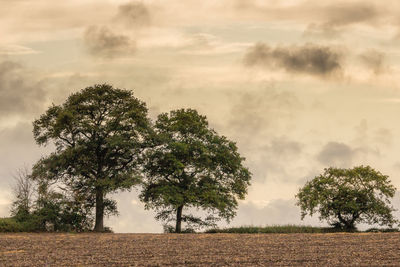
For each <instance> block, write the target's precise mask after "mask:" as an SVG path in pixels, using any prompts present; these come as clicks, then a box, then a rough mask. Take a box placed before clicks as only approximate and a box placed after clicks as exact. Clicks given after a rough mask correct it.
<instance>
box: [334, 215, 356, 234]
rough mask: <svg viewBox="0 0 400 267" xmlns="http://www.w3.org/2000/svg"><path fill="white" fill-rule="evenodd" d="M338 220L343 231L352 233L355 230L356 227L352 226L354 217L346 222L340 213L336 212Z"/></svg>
mask: <svg viewBox="0 0 400 267" xmlns="http://www.w3.org/2000/svg"><path fill="white" fill-rule="evenodd" d="M338 218H339V222H340V223H341V224H342V225H343V226H344V230H345V231H348V232H353V231H354V230H355V229H356V227H355V226H354V222H355V220H356V219H357V218H355V217H354V215H353V217H352V219H351V220H350V221H347V220H345V219H344V218H343V217H342V215H341V214H340V212H338Z"/></svg>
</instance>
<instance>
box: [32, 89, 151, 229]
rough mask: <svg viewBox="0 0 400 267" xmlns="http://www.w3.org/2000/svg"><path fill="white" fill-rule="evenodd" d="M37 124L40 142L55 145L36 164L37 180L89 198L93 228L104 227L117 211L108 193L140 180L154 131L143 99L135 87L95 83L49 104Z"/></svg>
mask: <svg viewBox="0 0 400 267" xmlns="http://www.w3.org/2000/svg"><path fill="white" fill-rule="evenodd" d="M33 126H34V130H33V133H34V137H35V140H36V142H37V143H38V144H39V145H45V144H48V143H49V142H51V141H52V142H53V143H54V145H55V146H56V151H55V152H53V153H51V154H50V155H49V156H47V157H45V158H42V159H41V160H40V161H39V162H38V163H37V164H36V165H35V166H34V169H33V174H32V176H33V178H34V179H36V180H38V179H41V180H43V179H45V180H48V181H53V182H54V181H56V182H61V183H63V184H65V185H67V186H68V187H69V188H70V189H71V190H72V192H74V193H75V194H78V195H80V196H85V198H84V199H83V200H84V201H85V202H86V203H85V204H87V207H88V208H94V207H95V211H96V216H95V227H94V229H95V230H96V231H103V230H104V226H103V218H104V215H106V214H107V212H108V213H115V212H116V203H115V201H113V200H111V199H108V198H106V196H107V194H108V193H111V192H115V191H116V190H123V189H130V188H131V187H132V186H133V185H135V184H137V183H138V182H139V180H140V179H139V177H140V173H139V172H138V168H139V165H140V164H139V161H140V155H141V153H142V151H143V149H144V148H145V147H146V145H145V143H144V141H145V140H146V139H147V138H146V136H147V134H148V132H149V131H150V125H149V120H148V118H147V108H146V105H145V103H143V102H141V101H140V100H138V99H137V98H135V97H134V96H133V94H132V92H131V91H127V90H121V89H115V88H113V87H112V86H110V85H107V84H102V85H94V86H92V87H87V88H85V89H83V90H81V91H80V92H77V93H74V94H72V95H71V96H69V97H68V99H67V100H66V101H65V103H64V104H62V105H53V106H52V107H50V108H49V109H48V110H47V111H46V113H45V114H43V115H42V116H41V117H40V118H39V119H38V120H35V121H34V123H33Z"/></svg>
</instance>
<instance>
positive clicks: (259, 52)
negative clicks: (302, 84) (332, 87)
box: [245, 43, 342, 77]
mask: <svg viewBox="0 0 400 267" xmlns="http://www.w3.org/2000/svg"><path fill="white" fill-rule="evenodd" d="M341 60H342V55H341V54H340V53H339V52H336V51H333V50H332V49H331V48H329V47H326V46H318V45H314V44H306V45H303V46H287V47H283V46H278V47H275V48H271V47H270V46H268V45H267V44H264V43H258V44H256V45H255V46H253V47H252V48H250V49H249V51H248V52H247V54H246V55H245V63H246V65H248V66H262V67H266V68H275V69H284V70H286V71H287V72H292V73H306V74H310V75H317V76H322V77H326V76H330V75H333V74H338V73H341V71H342V63H341Z"/></svg>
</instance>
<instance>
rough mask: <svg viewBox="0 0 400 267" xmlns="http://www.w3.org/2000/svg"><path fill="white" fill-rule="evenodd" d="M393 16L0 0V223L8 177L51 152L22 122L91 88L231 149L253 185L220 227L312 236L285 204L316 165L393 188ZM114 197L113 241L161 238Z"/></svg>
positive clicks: (213, 5) (297, 8)
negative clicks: (128, 99) (380, 176)
mask: <svg viewBox="0 0 400 267" xmlns="http://www.w3.org/2000/svg"><path fill="white" fill-rule="evenodd" d="M399 12H400V2H399V1H397V0H386V1H377V0H376V1H375V0H363V1H349V0H346V1H344V0H343V1H327V0H319V1H316V0H314V1H311V0H310V1H302V0H221V1H214V0H203V1H198V0H185V1H181V0H168V1H162V0H148V1H146V0H143V1H136V2H127V1H120V0H115V1H110V0H108V1H106V0H70V1H50V0H36V1H29V0H0V36H1V39H0V192H1V194H0V217H1V216H7V215H8V214H9V204H10V202H11V199H12V194H11V187H10V185H11V184H12V181H13V179H12V175H13V173H15V171H16V170H17V169H18V168H21V167H23V166H28V167H29V166H31V165H32V164H33V163H34V162H35V161H36V160H38V159H39V158H40V157H41V155H45V154H46V153H49V151H51V147H47V148H46V147H44V148H43V147H39V146H37V145H36V144H35V142H34V140H33V135H32V121H33V120H34V119H35V118H38V116H39V115H40V114H41V113H43V112H44V111H45V110H46V108H47V107H48V106H49V105H51V103H55V104H60V103H62V102H63V101H64V100H65V99H66V97H67V96H68V95H69V94H70V93H71V92H74V91H78V90H80V89H82V88H84V87H86V86H90V85H93V84H95V83H104V82H107V83H110V84H112V85H114V86H115V87H119V88H126V89H130V90H133V91H134V93H135V96H136V97H138V98H140V99H142V100H144V101H145V102H146V103H147V105H148V108H149V113H150V116H151V117H152V118H155V116H156V115H157V114H159V113H160V112H166V111H169V110H171V109H176V108H181V107H191V108H195V109H197V110H198V111H199V112H200V113H202V114H204V115H206V116H207V117H208V119H209V122H210V124H211V125H212V127H213V128H214V129H215V130H216V131H217V132H219V133H220V134H223V135H225V136H227V137H229V138H230V139H232V140H235V141H236V142H237V144H238V146H239V149H240V151H241V153H242V154H243V156H245V157H246V164H247V166H248V167H249V168H250V170H251V172H252V173H253V181H252V186H251V187H250V189H249V194H248V196H247V198H246V200H245V201H242V202H241V204H240V207H239V210H238V215H237V217H236V218H235V219H234V220H233V222H232V223H231V225H249V224H256V225H265V224H278V223H280V224H283V223H295V224H300V223H303V224H312V225H318V220H317V218H308V219H306V220H305V221H303V222H302V221H301V220H300V211H299V209H298V208H297V207H296V206H295V205H294V203H295V199H294V195H295V194H296V193H297V191H298V189H299V187H301V186H302V185H303V184H304V183H305V182H306V181H307V180H308V179H311V178H313V177H314V176H315V175H317V174H319V173H321V172H322V171H323V169H324V168H325V167H329V166H337V167H351V166H354V165H360V164H368V165H371V166H372V167H374V168H376V169H378V170H380V171H381V172H382V173H384V174H387V175H389V176H390V177H391V180H392V181H393V184H394V185H395V186H396V187H398V188H400V177H398V173H399V172H400V158H399V155H400V140H399V139H398V138H397V136H400V120H399V119H398V118H399V114H400V86H399V85H400V84H399V81H400V48H399V44H400V19H399V16H398V14H399ZM115 197H116V199H117V200H118V204H119V210H120V216H119V217H118V218H110V219H109V220H108V224H109V225H110V226H111V227H112V228H113V229H114V230H115V231H116V232H160V231H162V227H161V224H160V223H159V222H157V221H155V220H154V219H153V216H154V213H153V212H152V211H145V210H144V209H143V205H142V204H141V203H140V202H139V200H138V199H137V192H136V191H132V192H130V193H122V194H118V195H116V196H115ZM393 204H394V205H395V206H396V207H397V208H400V199H399V196H397V197H396V198H395V199H394V200H393ZM396 214H397V217H398V218H400V212H397V213H396Z"/></svg>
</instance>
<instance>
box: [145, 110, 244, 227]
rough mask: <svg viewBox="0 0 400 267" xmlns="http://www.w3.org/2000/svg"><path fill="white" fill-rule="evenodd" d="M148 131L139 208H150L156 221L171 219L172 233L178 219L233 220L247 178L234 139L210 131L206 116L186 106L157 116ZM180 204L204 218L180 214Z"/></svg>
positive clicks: (194, 221)
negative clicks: (149, 140)
mask: <svg viewBox="0 0 400 267" xmlns="http://www.w3.org/2000/svg"><path fill="white" fill-rule="evenodd" d="M154 131H155V134H156V135H155V137H154V139H153V148H151V149H149V150H148V151H147V153H146V164H145V172H146V174H147V176H146V179H145V182H144V188H143V191H142V193H141V195H140V198H141V200H142V201H144V202H145V207H146V208H147V209H150V208H152V209H155V210H156V211H157V212H158V213H157V216H156V219H158V220H164V221H167V222H168V221H175V222H176V224H175V232H177V233H179V232H181V230H182V228H181V224H182V221H183V222H186V223H187V224H188V225H189V226H192V227H201V226H208V225H214V224H215V221H217V220H220V219H221V218H224V219H226V220H227V221H229V220H230V219H231V218H233V217H234V215H235V214H236V213H235V210H236V208H237V206H238V202H237V199H238V198H239V199H243V198H244V196H245V194H246V193H247V187H248V186H249V184H250V178H251V174H250V172H249V171H248V169H247V168H245V167H243V165H242V162H243V160H244V158H242V157H241V156H240V155H239V153H238V151H237V147H236V145H235V143H233V142H231V141H229V140H228V139H227V138H225V137H224V136H219V135H218V134H217V133H216V132H215V131H214V130H212V129H210V128H209V126H208V122H207V119H206V117H205V116H201V115H199V114H198V113H197V111H195V110H192V109H187V110H184V109H180V110H176V111H171V112H170V114H167V113H163V114H161V115H159V116H158V119H157V121H156V124H155V129H154ZM184 208H187V209H188V208H197V209H202V210H203V211H206V212H207V213H208V216H207V217H206V218H205V219H201V218H200V217H196V216H194V215H192V214H187V213H186V214H185V213H184Z"/></svg>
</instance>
